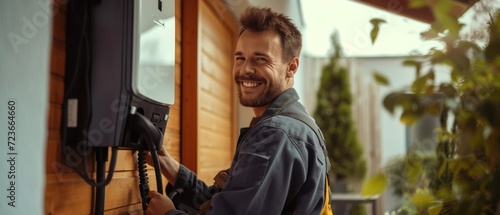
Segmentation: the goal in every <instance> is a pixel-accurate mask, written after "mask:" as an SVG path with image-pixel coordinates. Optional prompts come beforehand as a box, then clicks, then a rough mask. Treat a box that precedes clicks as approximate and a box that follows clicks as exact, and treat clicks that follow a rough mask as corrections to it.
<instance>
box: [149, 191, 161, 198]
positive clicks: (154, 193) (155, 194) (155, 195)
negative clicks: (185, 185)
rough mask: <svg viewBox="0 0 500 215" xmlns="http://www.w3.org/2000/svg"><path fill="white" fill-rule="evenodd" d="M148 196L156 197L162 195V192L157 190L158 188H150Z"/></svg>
mask: <svg viewBox="0 0 500 215" xmlns="http://www.w3.org/2000/svg"><path fill="white" fill-rule="evenodd" d="M148 196H149V198H151V199H153V198H154V197H157V196H161V194H160V193H158V192H156V190H150V191H149V193H148Z"/></svg>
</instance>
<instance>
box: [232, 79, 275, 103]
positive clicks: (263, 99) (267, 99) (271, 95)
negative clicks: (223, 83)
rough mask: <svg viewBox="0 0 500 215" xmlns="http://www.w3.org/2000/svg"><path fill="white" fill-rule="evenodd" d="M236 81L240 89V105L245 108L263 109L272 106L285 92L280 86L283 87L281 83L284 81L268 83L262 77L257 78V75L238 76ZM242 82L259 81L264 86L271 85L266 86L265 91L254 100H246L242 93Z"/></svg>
mask: <svg viewBox="0 0 500 215" xmlns="http://www.w3.org/2000/svg"><path fill="white" fill-rule="evenodd" d="M235 80H236V85H237V86H236V88H237V89H238V97H239V99H240V104H241V105H243V106H245V107H262V106H265V105H269V104H271V102H273V101H274V99H276V97H278V95H279V94H281V92H282V91H283V90H282V88H281V87H280V86H282V84H281V82H282V80H276V82H274V83H273V82H267V81H266V80H265V79H263V78H261V77H257V76H256V75H245V76H238V77H236V78H235ZM241 80H249V81H258V82H260V83H262V84H263V85H264V86H265V84H269V85H268V86H265V88H264V91H263V92H262V93H261V94H259V95H257V96H255V97H253V98H244V96H243V94H242V93H241V87H242V86H241V83H240V81H241Z"/></svg>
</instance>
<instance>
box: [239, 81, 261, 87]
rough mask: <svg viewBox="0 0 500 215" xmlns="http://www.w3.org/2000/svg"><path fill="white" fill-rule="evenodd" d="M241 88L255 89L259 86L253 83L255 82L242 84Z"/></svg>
mask: <svg viewBox="0 0 500 215" xmlns="http://www.w3.org/2000/svg"><path fill="white" fill-rule="evenodd" d="M242 84H243V86H244V87H256V86H258V85H259V84H257V83H255V82H242Z"/></svg>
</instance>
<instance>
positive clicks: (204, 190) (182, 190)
mask: <svg viewBox="0 0 500 215" xmlns="http://www.w3.org/2000/svg"><path fill="white" fill-rule="evenodd" d="M165 191H166V194H167V195H169V196H171V195H173V194H175V195H174V196H173V198H172V202H173V203H174V205H175V206H176V208H177V209H178V210H174V211H170V212H169V213H167V214H169V215H170V214H186V213H187V214H198V213H199V210H200V206H201V205H202V204H203V203H204V202H206V201H207V200H209V199H211V198H212V196H213V195H214V194H215V193H217V192H219V191H220V189H218V188H216V187H214V186H207V185H206V184H205V183H204V182H203V181H201V180H198V177H197V176H196V174H194V173H193V172H192V171H190V170H189V169H187V168H186V167H185V166H183V165H182V164H181V165H180V169H179V173H178V175H177V181H176V182H175V185H172V184H170V183H169V184H167V187H166V190H165Z"/></svg>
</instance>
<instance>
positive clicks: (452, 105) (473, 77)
mask: <svg viewBox="0 0 500 215" xmlns="http://www.w3.org/2000/svg"><path fill="white" fill-rule="evenodd" d="M452 4H453V1H451V0H438V1H431V0H413V1H410V6H413V7H425V6H427V7H429V8H430V9H431V10H432V12H433V14H434V17H435V18H436V21H435V22H434V23H433V24H432V25H431V29H430V30H428V31H426V32H422V34H421V35H422V38H424V39H428V40H437V41H440V42H441V43H442V44H443V45H444V48H443V49H437V48H435V49H432V50H430V52H429V53H428V55H426V58H425V60H423V61H417V60H407V61H405V62H404V64H405V65H408V66H414V67H415V69H416V74H417V77H416V79H415V81H414V82H413V84H412V85H411V86H410V88H409V90H411V92H413V93H414V94H413V96H410V97H408V96H406V95H405V94H406V93H405V92H393V93H390V94H389V95H387V96H386V97H385V98H384V101H383V105H384V107H385V108H386V109H387V110H388V111H389V112H391V113H393V112H394V110H395V109H397V108H400V109H402V114H401V121H402V122H404V123H406V124H409V125H411V124H412V123H413V122H415V120H417V119H418V118H419V117H420V116H422V115H423V114H425V113H428V112H431V113H436V112H439V113H441V126H440V128H439V129H438V130H437V131H436V132H437V133H438V143H437V149H436V162H437V169H436V172H437V174H436V175H435V176H432V177H431V178H430V179H431V180H432V181H431V184H432V186H434V187H431V189H429V187H427V188H426V189H423V190H424V191H422V190H420V191H418V192H420V194H418V192H417V191H415V193H414V194H415V195H413V197H410V199H409V201H408V205H410V208H413V209H415V210H411V214H457V215H461V214H464V215H466V214H467V215H468V214H494V213H495V211H499V210H500V209H499V208H498V207H499V206H498V205H499V202H500V172H499V171H498V169H499V167H500V159H499V158H500V15H499V13H496V15H490V17H491V21H490V22H489V23H488V26H489V29H488V30H489V31H488V35H489V41H488V42H487V43H486V45H485V46H484V47H480V46H479V45H477V44H476V43H475V42H474V41H470V40H466V39H463V38H462V36H461V34H460V31H461V29H462V28H463V24H462V23H460V22H459V21H458V20H457V19H456V18H455V17H452V16H451V15H449V14H450V13H449V11H450V8H451V6H452ZM374 30H376V31H378V27H377V28H374ZM374 38H376V33H375V37H374ZM437 65H445V66H448V67H449V68H450V81H449V82H447V83H441V84H437V83H436V82H435V80H434V70H433V68H434V67H435V66H437ZM424 67H425V68H428V69H427V70H424V69H423V68H424ZM376 80H384V78H383V77H379V76H377V77H376ZM435 95H440V96H441V97H442V99H441V100H440V102H437V103H431V104H429V103H428V102H426V101H427V100H428V98H429V96H435ZM450 116H452V117H453V121H452V122H451V123H448V118H449V117H450ZM449 124H451V126H449ZM429 186H431V185H429ZM417 194H418V195H417ZM412 198H413V199H412ZM408 205H405V207H407V206H408Z"/></svg>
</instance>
